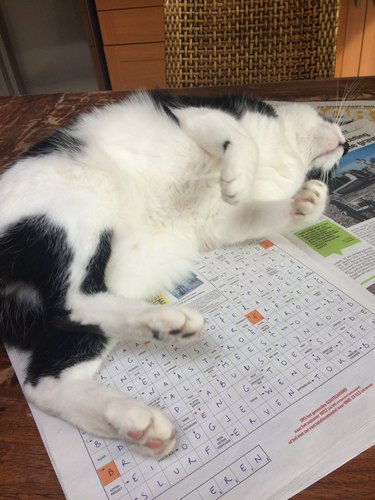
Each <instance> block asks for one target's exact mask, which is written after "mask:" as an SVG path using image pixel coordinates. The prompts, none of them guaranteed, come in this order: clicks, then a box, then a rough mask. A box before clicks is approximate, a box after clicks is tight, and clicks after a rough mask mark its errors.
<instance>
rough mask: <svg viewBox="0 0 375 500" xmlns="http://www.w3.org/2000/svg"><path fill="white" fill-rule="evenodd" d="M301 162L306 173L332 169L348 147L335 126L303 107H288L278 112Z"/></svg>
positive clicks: (305, 105) (305, 106) (312, 109)
mask: <svg viewBox="0 0 375 500" xmlns="http://www.w3.org/2000/svg"><path fill="white" fill-rule="evenodd" d="M278 112H279V114H280V117H281V119H283V120H284V122H285V127H286V129H288V130H289V132H290V134H291V136H292V140H293V139H294V141H295V147H296V149H297V150H298V153H299V154H300V155H301V158H302V160H303V167H304V168H305V169H306V174H307V173H308V172H309V171H310V170H313V169H315V170H321V171H322V172H323V173H324V172H328V171H330V170H331V169H332V168H334V167H335V166H336V165H337V163H338V161H339V160H340V158H341V157H342V156H343V155H344V154H345V153H346V152H347V151H348V149H349V146H348V143H347V142H346V140H345V137H344V136H343V134H342V132H341V129H340V127H339V125H338V124H337V123H333V122H331V121H329V120H326V119H324V118H323V117H322V116H321V115H320V114H319V113H318V112H317V111H316V110H315V109H314V108H313V107H311V106H309V105H307V104H297V103H296V104H290V105H287V106H282V107H280V108H279V109H278Z"/></svg>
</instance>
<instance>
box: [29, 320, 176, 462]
mask: <svg viewBox="0 0 375 500" xmlns="http://www.w3.org/2000/svg"><path fill="white" fill-rule="evenodd" d="M47 327H48V335H47V336H45V337H44V338H43V339H42V340H40V342H39V343H38V344H37V345H36V346H35V348H34V352H33V353H32V354H31V357H30V365H29V367H28V379H27V381H26V383H25V385H24V390H25V394H26V396H27V398H28V400H29V401H30V402H31V403H33V404H35V405H36V406H37V407H38V408H40V409H41V410H43V411H45V412H47V413H49V414H52V415H54V416H58V417H60V418H62V419H63V420H65V421H67V422H69V423H71V424H73V425H76V426H78V427H79V428H80V429H82V430H84V431H86V432H88V433H90V434H92V435H94V436H102V437H105V438H112V439H119V440H123V441H125V442H127V443H128V445H129V447H130V448H132V449H134V450H135V451H137V452H139V453H142V454H145V455H151V456H163V455H166V454H168V453H170V452H171V451H172V450H173V448H174V446H175V429H174V426H173V424H172V423H171V422H170V421H169V420H168V418H167V417H166V416H165V415H164V414H163V413H162V412H161V411H160V410H158V409H157V408H153V407H149V406H146V405H144V404H142V403H141V402H140V401H137V400H135V399H130V398H127V397H126V396H124V395H123V394H121V393H120V392H117V391H115V390H112V389H110V388H108V387H105V386H104V385H103V384H101V383H100V382H99V381H97V380H96V379H95V376H96V374H97V372H98V370H99V369H100V366H101V364H102V358H103V357H104V356H105V354H106V353H107V352H108V348H109V343H108V339H106V338H105V336H103V335H102V334H101V333H100V330H99V329H95V328H94V327H82V326H77V325H65V326H64V327H62V326H61V325H60V326H53V325H47Z"/></svg>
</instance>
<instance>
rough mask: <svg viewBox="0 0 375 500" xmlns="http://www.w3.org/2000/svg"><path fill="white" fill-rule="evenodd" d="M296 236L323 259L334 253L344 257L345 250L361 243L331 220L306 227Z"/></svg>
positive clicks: (297, 232)
mask: <svg viewBox="0 0 375 500" xmlns="http://www.w3.org/2000/svg"><path fill="white" fill-rule="evenodd" d="M294 234H295V235H296V236H297V238H299V239H300V240H302V241H303V242H304V243H306V245H308V246H309V247H310V248H312V249H313V250H315V251H316V252H318V253H319V254H320V255H321V256H322V257H329V256H330V255H332V254H333V253H336V254H338V255H342V250H344V248H348V247H350V246H352V245H355V244H356V243H359V242H360V240H359V239H358V238H356V237H355V236H353V235H352V234H350V233H348V231H345V229H343V228H342V227H340V226H337V225H336V224H334V223H333V222H332V221H330V220H324V221H322V222H318V223H317V224H314V225H313V226H309V227H305V228H304V229H300V230H299V231H296V232H295V233H294Z"/></svg>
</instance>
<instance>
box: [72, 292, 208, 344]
mask: <svg viewBox="0 0 375 500" xmlns="http://www.w3.org/2000/svg"><path fill="white" fill-rule="evenodd" d="M68 304H69V309H70V311H71V312H70V319H71V320H72V321H76V322H79V323H80V324H83V325H97V326H99V327H100V328H101V330H102V331H103V332H104V333H105V335H106V336H107V337H108V338H110V339H112V340H114V341H116V342H120V343H123V342H126V341H127V340H132V339H133V340H152V339H156V340H162V341H166V342H173V343H177V342H178V343H186V342H192V341H196V340H197V339H199V337H200V336H201V334H202V333H203V330H204V326H205V321H204V318H203V316H202V315H201V314H200V313H199V312H198V311H195V310H193V309H190V308H187V307H183V306H179V305H176V306H155V305H152V304H149V303H148V302H143V301H137V300H127V299H123V298H121V297H116V296H114V295H112V294H110V293H106V292H104V293H99V294H93V295H84V294H82V293H74V294H72V296H71V297H70V298H69V299H68Z"/></svg>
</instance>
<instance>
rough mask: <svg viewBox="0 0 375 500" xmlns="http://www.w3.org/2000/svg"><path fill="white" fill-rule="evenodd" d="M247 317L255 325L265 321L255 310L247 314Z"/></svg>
mask: <svg viewBox="0 0 375 500" xmlns="http://www.w3.org/2000/svg"><path fill="white" fill-rule="evenodd" d="M245 316H246V318H247V319H248V320H249V321H250V323H252V324H253V325H255V324H256V323H259V321H262V319H264V317H263V316H262V315H261V314H260V312H259V311H257V310H256V309H254V311H250V312H249V313H247V314H245Z"/></svg>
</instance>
